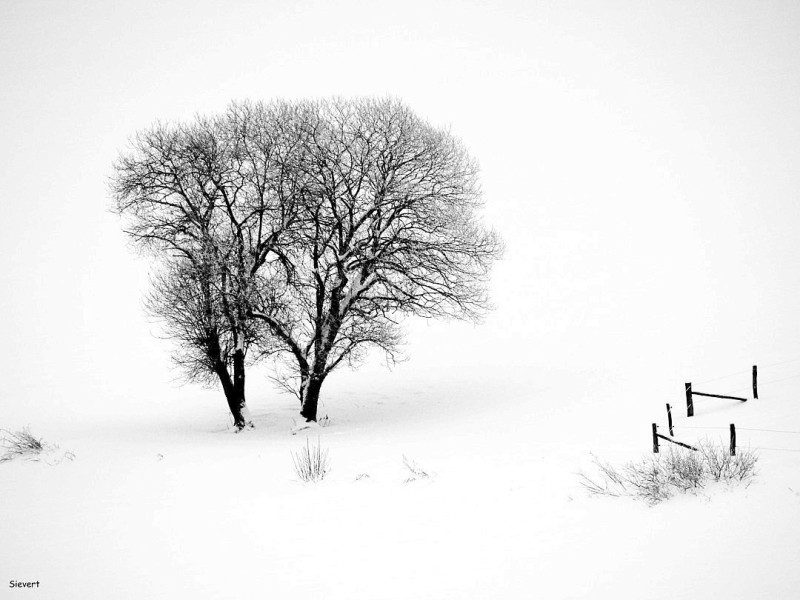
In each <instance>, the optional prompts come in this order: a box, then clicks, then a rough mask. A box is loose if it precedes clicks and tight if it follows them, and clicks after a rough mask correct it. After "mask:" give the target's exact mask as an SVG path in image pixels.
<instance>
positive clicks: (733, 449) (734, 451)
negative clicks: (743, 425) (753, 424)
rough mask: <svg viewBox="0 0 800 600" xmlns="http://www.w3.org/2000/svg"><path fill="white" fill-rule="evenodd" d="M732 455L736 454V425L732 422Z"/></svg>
mask: <svg viewBox="0 0 800 600" xmlns="http://www.w3.org/2000/svg"><path fill="white" fill-rule="evenodd" d="M731 456H736V425H734V424H733V423H731Z"/></svg>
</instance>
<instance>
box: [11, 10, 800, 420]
mask: <svg viewBox="0 0 800 600" xmlns="http://www.w3.org/2000/svg"><path fill="white" fill-rule="evenodd" d="M0 81H2V93H1V94H0V132H2V133H0V182H2V195H1V196H0V198H2V209H3V211H2V218H0V261H2V263H1V264H0V266H1V267H2V271H1V273H2V275H1V276H2V290H3V291H2V293H1V294H0V315H2V316H0V335H1V336H2V340H3V343H2V345H1V346H0V365H2V367H0V369H2V371H1V372H0V373H1V374H2V381H3V384H4V385H3V392H2V395H0V417H1V416H2V414H3V411H4V410H5V409H7V408H10V407H11V406H14V407H16V408H20V406H24V407H29V409H30V410H31V411H35V410H46V409H47V407H48V406H50V405H52V404H54V403H58V402H71V403H72V402H74V403H80V402H81V401H82V400H83V399H82V395H84V394H85V395H87V396H93V395H94V396H97V395H104V396H106V397H108V396H109V395H114V396H126V397H129V398H131V399H134V400H135V399H142V401H144V399H147V400H151V399H152V398H153V397H155V396H160V397H161V398H164V397H167V396H169V394H170V393H171V391H170V390H171V389H172V388H169V387H168V383H167V382H169V380H170V378H171V377H172V375H171V374H170V372H169V370H168V368H167V366H166V364H165V357H166V352H167V349H168V347H167V346H166V345H165V344H164V343H162V342H160V341H159V340H156V339H153V337H152V336H151V330H152V327H150V326H149V325H148V324H147V323H146V322H145V320H144V317H143V314H142V311H141V301H140V297H141V291H142V289H143V287H144V285H145V283H146V275H145V265H144V264H143V262H141V261H140V260H138V259H137V258H136V257H135V256H134V255H133V253H132V252H131V251H130V250H129V249H128V248H127V247H126V242H125V240H124V238H123V236H122V235H121V233H120V227H119V223H118V221H117V219H116V217H114V216H112V215H110V214H108V212H107V208H108V206H109V200H108V197H107V192H106V180H107V177H108V176H109V175H110V172H111V169H110V165H111V163H112V161H113V160H114V158H115V156H116V154H117V152H118V151H119V150H120V149H122V148H123V147H124V145H125V142H126V139H127V137H128V136H129V135H131V134H132V133H133V132H134V131H136V130H137V129H140V128H143V127H147V126H148V125H150V124H151V123H152V122H153V121H155V120H156V119H163V120H172V119H188V118H191V117H192V115H193V114H195V113H196V112H212V111H219V110H222V109H224V107H225V106H226V104H227V103H228V102H229V101H230V100H232V99H243V98H250V99H270V98H273V97H278V96H282V97H303V96H325V95H330V94H342V95H356V94H376V95H377V94H387V93H388V94H392V95H395V96H398V97H401V98H402V99H404V100H405V101H406V102H408V103H409V104H410V105H411V106H412V107H413V108H415V109H416V110H417V111H418V112H419V113H420V114H421V115H423V116H425V117H427V118H429V119H430V120H431V121H432V122H434V123H438V124H443V125H450V126H451V127H452V129H453V131H454V132H455V133H456V134H457V135H460V136H461V137H462V138H463V139H464V141H465V143H466V145H467V147H468V148H470V150H471V151H472V153H473V154H474V155H475V156H476V157H477V158H478V160H479V161H480V163H481V165H482V167H483V183H484V188H485V193H486V201H487V211H486V214H487V218H488V220H489V221H490V223H491V224H492V225H494V226H495V227H496V228H497V229H498V230H499V231H500V233H501V234H502V235H503V237H504V238H505V240H506V243H507V246H508V251H507V257H506V260H505V261H504V262H503V263H502V264H501V265H499V266H498V268H497V270H496V273H495V286H494V292H495V293H494V297H495V303H496V305H497V310H496V312H495V313H494V314H493V315H492V316H491V317H490V318H488V319H487V321H486V323H485V324H484V325H482V326H480V327H477V328H476V327H473V326H471V325H460V324H453V323H443V324H430V325H426V324H419V323H418V324H414V325H413V326H412V327H410V329H409V338H408V339H409V346H408V354H409V356H410V358H411V362H410V363H408V364H407V365H406V366H405V367H404V368H405V369H406V371H404V373H406V375H407V376H408V377H414V376H417V375H419V376H421V374H422V373H423V372H438V373H441V374H442V380H443V382H445V384H446V381H447V379H448V377H456V376H461V375H463V373H464V372H465V371H471V372H473V373H476V372H480V373H485V374H486V376H488V377H494V376H497V377H500V376H507V375H508V373H509V372H511V371H510V370H511V369H513V370H514V371H515V372H517V373H522V374H523V375H524V376H526V377H530V378H537V377H539V376H541V375H542V374H546V373H547V372H549V371H550V370H553V369H566V370H567V371H569V370H570V369H576V370H580V369H585V368H599V367H609V368H625V369H627V368H651V369H654V370H669V371H670V373H669V375H670V376H672V375H673V374H674V375H675V376H676V377H678V378H680V377H684V376H685V374H684V373H683V372H682V371H681V370H682V369H684V368H686V366H687V365H691V366H697V365H701V364H703V365H705V364H706V363H708V364H716V363H715V362H714V357H726V358H730V359H731V360H741V361H742V362H743V363H744V365H745V368H746V366H747V365H748V364H751V363H750V361H757V360H759V359H760V357H768V358H769V359H770V360H772V359H773V358H777V359H780V358H782V357H784V356H785V357H786V358H795V356H800V340H798V339H797V334H798V331H800V329H799V328H798V326H799V325H800V317H799V316H798V310H797V308H796V302H797V298H798V297H800V275H798V267H800V243H798V240H797V236H796V233H797V229H798V225H800V204H798V202H797V196H798V191H800V169H798V168H797V158H798V150H800V111H798V106H800V4H798V3H797V2H793V1H783V2H769V1H759V2H741V1H725V2H723V1H720V2H710V1H704V2H697V1H687V2H674V1H670V2H648V3H644V2H638V1H628V2H622V1H618V2H596V1H587V2H557V1H553V2H455V1H453V2H442V1H439V0H426V1H424V2H392V3H379V2H342V1H340V2H295V3H290V2H281V3H270V2H256V1H251V2H244V1H241V2H230V1H229V2H218V3H215V2H203V1H192V2H188V1H187V2H157V3H156V2H150V3H148V2H135V3H128V4H123V3H118V2H107V1H102V2H100V1H96V2H92V1H88V0H84V1H82V2H72V3H68V2H63V1H53V2H37V1H33V0H26V1H25V2H22V1H12V0H0ZM482 364H486V365H487V366H486V370H478V369H476V367H477V366H479V365H482ZM739 366H741V365H739V364H736V365H731V367H732V368H730V369H729V370H735V369H736V368H739ZM720 367H721V368H723V369H727V367H722V366H721V365H720ZM376 381H380V380H376ZM84 386H86V387H84ZM323 393H324V392H323ZM270 397H271V396H270ZM0 425H2V424H1V423H0Z"/></svg>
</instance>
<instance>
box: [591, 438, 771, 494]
mask: <svg viewBox="0 0 800 600" xmlns="http://www.w3.org/2000/svg"><path fill="white" fill-rule="evenodd" d="M757 461H758V455H757V454H756V453H755V452H753V451H752V450H748V449H739V450H738V452H737V454H736V456H730V453H729V452H728V448H727V447H726V446H723V445H721V444H713V443H711V442H702V443H701V444H700V445H699V449H698V451H696V452H694V451H691V450H684V449H680V448H673V447H670V448H669V449H668V450H667V451H666V452H663V453H661V454H653V455H650V456H648V457H647V458H642V459H641V460H639V461H638V462H629V463H626V464H625V465H623V466H621V467H615V466H613V465H611V464H609V463H607V462H604V461H602V460H600V459H599V458H597V457H594V464H595V467H596V468H597V473H596V474H595V475H593V476H591V477H590V476H588V475H586V474H585V473H581V474H580V478H581V482H580V483H581V485H582V486H583V487H584V488H585V489H586V490H588V491H589V492H590V493H591V494H597V495H602V496H631V497H634V498H638V499H641V500H644V501H646V502H648V503H650V504H658V503H659V502H662V501H664V500H667V499H668V498H671V497H672V496H673V495H674V494H675V492H676V491H677V492H683V493H685V492H691V491H696V490H698V489H700V488H703V487H704V486H705V484H706V483H707V482H708V481H715V482H718V481H724V482H731V483H742V482H747V481H749V480H750V479H752V478H753V477H754V476H755V465H756V462H757Z"/></svg>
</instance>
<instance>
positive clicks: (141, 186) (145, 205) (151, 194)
mask: <svg viewBox="0 0 800 600" xmlns="http://www.w3.org/2000/svg"><path fill="white" fill-rule="evenodd" d="M293 110H294V109H293V108H292V107H291V106H289V105H287V104H285V103H279V102H278V103H272V104H249V103H241V104H233V105H231V107H230V108H229V109H228V111H227V112H225V113H224V114H223V115H221V116H218V117H216V118H201V117H198V118H197V119H195V121H194V122H192V123H188V124H178V125H163V124H159V125H156V126H154V127H152V128H150V129H148V130H145V131H142V132H139V133H138V134H136V135H135V137H134V138H133V139H132V141H131V144H130V147H129V149H128V150H127V151H125V152H123V153H122V154H121V156H120V157H119V159H118V160H117V162H116V164H115V173H114V177H113V178H112V184H111V188H112V193H113V196H114V198H115V200H116V205H115V208H116V210H117V212H118V213H120V214H121V215H123V216H124V217H125V218H126V232H127V233H128V234H129V235H130V237H131V238H132V239H133V241H134V242H135V244H136V245H137V246H138V247H139V248H141V249H142V250H144V251H146V252H148V253H149V254H150V255H151V256H152V257H154V258H155V260H156V261H157V263H159V265H160V266H159V275H158V276H157V277H156V279H155V281H154V288H153V290H152V293H151V295H150V301H149V303H148V304H149V307H150V309H151V312H152V313H154V314H155V315H156V316H158V317H160V318H161V319H162V320H163V322H164V324H165V328H166V331H167V334H168V335H169V336H170V337H172V338H173V339H175V340H176V341H177V342H178V344H177V346H176V356H175V358H176V362H178V364H181V365H183V366H184V367H186V373H187V375H188V376H189V377H190V378H195V379H196V378H201V379H202V377H201V375H202V374H211V376H212V377H213V376H216V377H217V378H218V379H219V382H220V384H221V386H222V388H223V390H224V392H225V395H226V398H227V401H228V405H229V408H230V410H231V414H232V416H233V419H234V423H235V425H236V427H237V428H239V429H241V428H242V427H244V426H245V425H246V424H247V423H248V422H249V418H248V416H247V414H248V413H247V407H246V400H245V367H246V365H245V361H246V357H247V353H248V349H249V347H250V346H251V345H252V343H253V341H254V337H253V331H254V328H253V326H252V319H251V317H250V316H249V313H250V297H251V296H252V295H253V294H254V292H255V290H254V285H255V283H256V281H257V280H259V281H262V282H269V281H270V279H273V278H276V277H277V276H278V274H279V273H280V272H282V271H285V269H286V268H287V267H288V262H287V259H286V257H285V255H284V253H283V252H282V251H281V242H282V236H284V235H286V236H289V235H290V234H291V232H292V229H293V227H295V225H296V222H297V216H298V210H297V208H296V205H297V203H298V202H299V201H300V200H301V199H302V198H303V194H304V192H303V189H302V183H301V179H300V178H299V176H300V175H302V174H301V173H298V172H296V171H294V172H293V171H290V170H287V169H286V165H287V164H290V163H291V162H293V159H292V158H291V157H292V155H293V153H295V152H296V147H297V144H296V142H297V139H298V136H297V135H295V134H294V133H293V132H292V127H294V124H295V123H296V119H295V118H294V116H293ZM294 162H296V161H294ZM262 271H263V272H264V275H261V272H262ZM268 272H269V273H271V274H272V275H266V273H268ZM266 289H267V286H266V285H264V284H263V283H262V284H260V290H259V295H260V297H261V298H262V299H263V298H264V292H265V290H266ZM265 340H267V341H268V338H267V337H265V336H261V341H262V346H263V345H264V341H265ZM263 350H264V348H263V347H262V349H261V351H263Z"/></svg>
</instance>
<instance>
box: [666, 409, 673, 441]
mask: <svg viewBox="0 0 800 600" xmlns="http://www.w3.org/2000/svg"><path fill="white" fill-rule="evenodd" d="M667 426H668V427H669V434H670V435H671V436H672V437H675V432H674V431H673V430H672V407H671V406H670V405H669V402H667Z"/></svg>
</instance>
